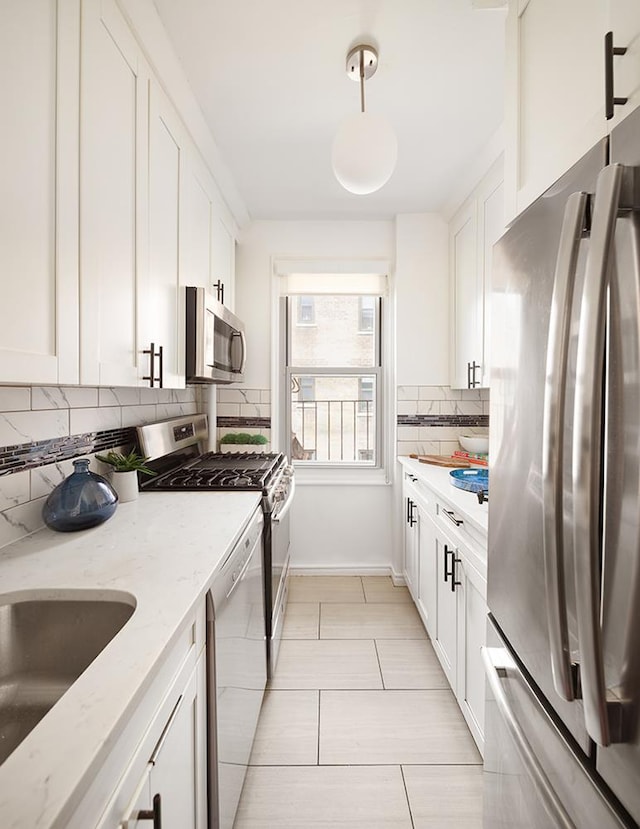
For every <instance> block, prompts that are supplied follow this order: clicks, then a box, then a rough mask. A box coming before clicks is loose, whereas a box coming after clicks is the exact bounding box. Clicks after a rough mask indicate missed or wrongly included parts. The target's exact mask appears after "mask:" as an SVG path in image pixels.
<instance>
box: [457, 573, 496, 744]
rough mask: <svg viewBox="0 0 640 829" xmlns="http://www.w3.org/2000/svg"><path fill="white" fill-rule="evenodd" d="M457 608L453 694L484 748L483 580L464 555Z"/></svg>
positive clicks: (485, 609)
mask: <svg viewBox="0 0 640 829" xmlns="http://www.w3.org/2000/svg"><path fill="white" fill-rule="evenodd" d="M456 578H457V581H459V582H460V584H459V585H458V586H457V587H456V596H457V603H458V606H457V609H458V646H457V650H458V685H457V689H456V696H457V698H458V704H459V706H460V708H461V710H462V713H463V714H464V717H465V720H466V721H467V724H468V726H469V729H470V730H471V733H472V734H473V737H474V739H475V741H476V743H477V744H478V747H479V749H480V751H481V752H482V751H483V748H484V701H485V678H484V666H483V663H482V657H481V654H480V649H481V648H482V647H483V646H484V645H485V643H486V633H487V613H488V607H487V603H486V601H485V596H486V589H487V586H486V582H485V581H484V579H483V578H482V577H481V576H480V575H479V573H478V572H477V571H476V570H475V568H474V567H472V566H471V565H470V564H469V563H468V561H466V559H465V558H462V560H461V561H459V562H458V563H457V565H456Z"/></svg>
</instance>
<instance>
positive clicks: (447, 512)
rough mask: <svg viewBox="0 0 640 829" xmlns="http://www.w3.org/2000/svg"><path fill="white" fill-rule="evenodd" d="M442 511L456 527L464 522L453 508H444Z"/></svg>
mask: <svg viewBox="0 0 640 829" xmlns="http://www.w3.org/2000/svg"><path fill="white" fill-rule="evenodd" d="M442 512H443V513H444V514H445V515H446V516H447V518H448V519H449V521H451V523H452V524H455V525H456V527H459V526H460V525H461V524H464V521H463V520H462V518H456V516H455V514H454V512H453V510H451V509H443V510H442Z"/></svg>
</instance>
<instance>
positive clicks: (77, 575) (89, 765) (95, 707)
mask: <svg viewBox="0 0 640 829" xmlns="http://www.w3.org/2000/svg"><path fill="white" fill-rule="evenodd" d="M259 503H260V494H259V493H252V492H246V493H245V492H242V493H239V492H236V493H226V492H224V493H223V492H195V493H194V492H189V493H187V492H167V493H164V492H154V493H141V494H140V497H139V498H138V500H137V501H133V502H131V503H126V504H120V505H119V506H118V509H117V510H116V512H115V514H114V516H113V517H112V518H111V519H110V520H108V521H107V522H106V523H104V524H102V525H100V526H99V527H95V528H94V529H91V530H85V531H82V532H76V533H56V532H53V531H51V530H48V529H44V530H41V531H40V532H37V533H35V534H34V535H31V536H28V537H27V538H24V539H21V540H20V541H18V542H16V543H14V544H11V545H9V546H7V547H4V548H2V549H0V594H2V597H1V598H6V594H8V593H13V592H20V593H21V594H22V596H23V597H24V596H25V593H26V594H27V596H26V597H28V593H29V592H30V591H42V590H55V591H57V592H58V593H59V592H60V591H65V590H69V591H72V590H74V591H75V590H98V591H102V594H103V596H104V597H105V598H108V594H109V592H110V591H114V590H122V591H126V592H128V593H130V594H132V595H133V596H134V597H135V599H136V609H135V612H134V613H133V615H132V617H131V618H130V619H129V621H128V622H127V623H126V624H125V625H124V627H123V628H122V630H121V631H120V632H119V633H118V634H117V635H116V636H115V638H114V639H113V640H112V641H111V642H110V643H109V644H108V645H107V647H106V648H105V649H104V650H103V651H102V653H100V654H99V656H98V657H97V658H96V660H95V661H94V662H93V663H92V664H91V665H90V666H89V667H88V668H87V670H86V671H85V672H84V673H83V674H82V675H81V676H80V678H79V679H78V680H77V681H76V682H75V683H74V684H73V685H72V686H71V688H69V690H68V691H67V692H66V693H65V694H64V696H63V697H62V698H61V699H60V700H59V701H58V703H56V705H55V706H54V708H53V709H52V710H51V711H50V712H49V713H48V714H47V715H46V716H45V717H44V718H43V719H42V720H41V721H40V722H39V723H38V725H37V726H36V727H35V728H34V730H33V731H32V732H31V733H30V734H29V736H28V737H27V738H26V739H25V740H24V741H23V742H22V743H21V744H20V746H18V748H17V749H16V750H15V751H14V752H13V754H11V755H10V757H9V758H8V759H7V760H6V761H5V763H4V764H3V765H2V766H0V826H1V827H2V829H45V828H46V829H49V828H50V827H56V829H57V828H58V827H60V828H61V827H63V826H64V825H65V822H66V818H68V816H69V814H70V810H72V809H73V808H75V807H76V806H77V805H78V803H79V802H80V800H81V799H82V795H83V794H84V792H85V791H86V788H87V786H88V785H89V783H90V782H91V779H92V778H93V776H94V775H95V773H96V771H97V770H98V769H99V768H100V766H101V765H102V763H103V762H104V760H105V758H106V757H107V756H108V753H109V751H110V750H111V749H112V748H113V745H114V742H115V740H116V737H117V736H118V735H119V734H120V733H121V731H122V729H123V727H124V726H125V725H126V722H127V720H128V717H129V716H130V714H131V713H132V712H133V710H134V709H135V707H136V706H137V705H138V703H139V702H140V700H141V699H142V698H143V696H144V693H145V690H146V689H147V688H148V687H149V685H150V683H151V682H152V680H153V678H154V677H155V675H156V674H157V672H158V670H159V669H160V667H161V666H162V663H163V656H165V655H166V654H167V652H168V650H169V648H170V646H171V645H172V644H173V642H175V641H176V640H177V638H178V636H179V635H180V633H182V631H183V630H184V628H185V626H186V625H187V623H188V622H189V619H190V616H191V615H192V613H193V611H194V610H195V608H196V606H197V604H198V602H199V601H201V600H202V598H203V597H204V595H205V593H206V591H207V589H208V588H209V586H210V584H211V581H212V579H213V576H214V574H215V572H216V570H217V569H218V567H219V566H220V564H221V563H222V562H223V560H224V559H225V558H226V554H227V553H228V552H230V550H231V549H232V547H233V545H234V543H235V542H236V541H237V539H238V538H239V536H240V534H241V532H242V531H243V530H244V528H245V526H246V524H247V522H248V520H249V518H250V517H251V515H252V514H253V512H254V510H255V509H256V507H257V506H258V505H259ZM87 829H90V827H87Z"/></svg>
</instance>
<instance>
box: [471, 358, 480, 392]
mask: <svg viewBox="0 0 640 829" xmlns="http://www.w3.org/2000/svg"><path fill="white" fill-rule="evenodd" d="M479 368H480V363H476V361H475V360H474V361H473V362H472V363H471V384H470V385H469V388H470V389H475V387H476V386H479V385H480V381H479V380H476V370H477V369H479Z"/></svg>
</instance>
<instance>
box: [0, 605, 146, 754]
mask: <svg viewBox="0 0 640 829" xmlns="http://www.w3.org/2000/svg"><path fill="white" fill-rule="evenodd" d="M120 597H121V598H120ZM134 609H135V599H134V598H133V596H130V595H129V594H127V593H121V594H119V597H118V599H113V598H110V599H108V600H105V599H102V598H101V597H96V598H89V597H88V596H87V593H86V592H83V593H82V594H81V596H79V597H78V598H77V599H75V598H69V594H68V593H67V594H64V595H62V596H60V597H53V598H52V597H51V594H47V596H46V597H45V598H33V596H30V597H29V598H25V599H24V600H22V599H16V598H15V596H14V597H2V596H0V765H1V764H2V763H4V761H5V760H6V759H7V757H8V756H9V755H10V754H11V752H12V751H14V750H15V749H16V748H17V746H19V745H20V743H21V742H22V741H23V740H24V738H25V737H26V736H27V735H28V734H29V732H30V731H31V730H32V729H33V728H34V727H35V726H36V725H37V724H38V722H39V721H40V720H41V719H42V718H43V717H44V715H45V714H46V713H47V711H49V710H50V709H51V708H52V707H53V706H54V705H55V704H56V702H57V701H58V700H59V699H60V697H61V696H62V695H63V694H64V693H65V691H67V690H68V688H69V687H70V686H71V685H72V684H73V683H74V682H75V681H76V679H77V678H78V677H79V676H80V674H81V673H82V672H83V671H84V670H85V669H86V668H87V667H88V666H89V665H90V664H91V662H93V660H94V659H95V658H96V656H98V654H99V653H100V651H102V650H103V649H104V648H105V647H106V646H107V644H108V643H109V642H110V641H111V640H112V639H113V637H114V636H115V635H116V633H117V632H118V631H119V630H120V629H121V628H122V626H123V625H124V624H125V622H126V621H127V620H128V619H129V618H130V616H131V614H132V613H133V611H134Z"/></svg>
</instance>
